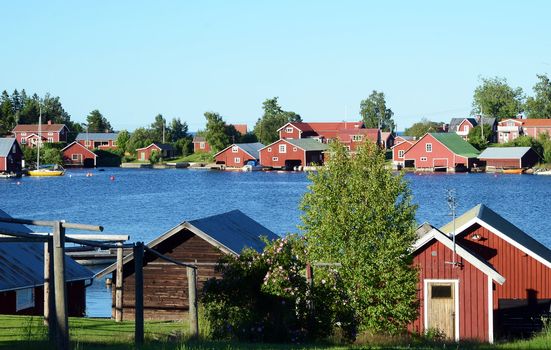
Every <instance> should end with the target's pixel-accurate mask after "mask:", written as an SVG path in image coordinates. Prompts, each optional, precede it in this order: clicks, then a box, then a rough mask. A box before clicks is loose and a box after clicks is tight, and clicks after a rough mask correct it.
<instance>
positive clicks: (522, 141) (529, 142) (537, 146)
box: [499, 135, 543, 157]
mask: <svg viewBox="0 0 551 350" xmlns="http://www.w3.org/2000/svg"><path fill="white" fill-rule="evenodd" d="M499 146H500V147H532V148H533V149H534V151H536V153H537V154H539V155H540V157H541V156H542V155H543V144H542V143H541V142H540V141H539V140H537V139H535V138H533V137H530V136H527V135H521V136H519V137H517V138H516V139H514V140H511V141H509V142H507V143H502V144H499Z"/></svg>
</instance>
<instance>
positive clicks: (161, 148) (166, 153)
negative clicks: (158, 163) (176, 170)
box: [136, 142, 175, 161]
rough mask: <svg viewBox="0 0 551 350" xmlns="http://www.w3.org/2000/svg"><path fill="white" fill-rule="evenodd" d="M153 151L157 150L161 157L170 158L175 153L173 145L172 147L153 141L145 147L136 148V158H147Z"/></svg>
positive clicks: (145, 159)
mask: <svg viewBox="0 0 551 350" xmlns="http://www.w3.org/2000/svg"><path fill="white" fill-rule="evenodd" d="M153 151H157V152H158V153H159V154H160V156H161V158H172V157H174V154H175V150H174V147H172V145H169V144H165V143H158V142H153V143H152V144H150V145H149V146H147V147H143V148H138V149H136V154H137V156H138V160H141V161H147V160H149V157H151V152H153Z"/></svg>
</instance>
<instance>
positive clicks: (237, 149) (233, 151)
mask: <svg viewBox="0 0 551 350" xmlns="http://www.w3.org/2000/svg"><path fill="white" fill-rule="evenodd" d="M231 151H232V153H237V152H239V147H237V146H233V147H232V148H231Z"/></svg>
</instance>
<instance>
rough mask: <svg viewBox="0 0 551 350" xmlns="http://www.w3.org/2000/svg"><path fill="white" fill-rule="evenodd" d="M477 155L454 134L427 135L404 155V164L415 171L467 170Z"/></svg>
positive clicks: (474, 161)
mask: <svg viewBox="0 0 551 350" xmlns="http://www.w3.org/2000/svg"><path fill="white" fill-rule="evenodd" d="M479 154H480V152H479V151H478V150H477V149H476V148H474V147H473V146H472V145H471V144H470V143H468V142H467V141H465V140H463V139H462V138H461V136H459V135H457V134H455V133H428V134H425V135H424V136H423V137H421V138H420V139H419V141H417V142H416V143H415V144H414V145H413V146H411V148H409V149H408V150H407V151H406V152H405V153H404V164H405V166H406V167H409V166H413V167H415V169H417V170H429V171H438V170H444V171H452V172H453V171H461V170H469V169H470V168H471V167H472V166H473V164H474V163H476V158H477V157H478V155H479Z"/></svg>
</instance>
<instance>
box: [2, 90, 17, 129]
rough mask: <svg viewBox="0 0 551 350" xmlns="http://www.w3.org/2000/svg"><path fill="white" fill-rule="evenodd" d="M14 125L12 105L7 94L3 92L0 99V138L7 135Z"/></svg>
mask: <svg viewBox="0 0 551 350" xmlns="http://www.w3.org/2000/svg"><path fill="white" fill-rule="evenodd" d="M15 124H16V120H15V113H14V108H13V103H12V100H11V98H10V95H9V94H8V92H7V91H6V90H4V91H3V92H2V96H1V97H0V136H2V135H7V134H9V133H10V132H11V131H12V130H13V128H14V127H15Z"/></svg>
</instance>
